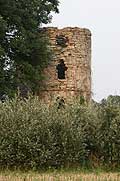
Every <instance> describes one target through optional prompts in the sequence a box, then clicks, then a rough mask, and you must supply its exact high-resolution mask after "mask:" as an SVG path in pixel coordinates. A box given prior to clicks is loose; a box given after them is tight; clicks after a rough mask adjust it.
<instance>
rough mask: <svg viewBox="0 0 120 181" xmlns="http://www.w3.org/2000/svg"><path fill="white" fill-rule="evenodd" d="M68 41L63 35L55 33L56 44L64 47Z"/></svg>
mask: <svg viewBox="0 0 120 181" xmlns="http://www.w3.org/2000/svg"><path fill="white" fill-rule="evenodd" d="M67 42H68V38H67V37H65V36H64V35H57V36H56V44H57V45H59V46H62V47H66V46H67Z"/></svg>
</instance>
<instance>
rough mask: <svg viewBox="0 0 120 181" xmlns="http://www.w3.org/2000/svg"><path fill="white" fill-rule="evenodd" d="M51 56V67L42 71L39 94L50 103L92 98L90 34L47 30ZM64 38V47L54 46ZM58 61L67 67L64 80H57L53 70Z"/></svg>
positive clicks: (87, 32)
mask: <svg viewBox="0 0 120 181" xmlns="http://www.w3.org/2000/svg"><path fill="white" fill-rule="evenodd" d="M47 32H48V35H49V37H50V41H51V47H52V49H53V52H54V58H53V61H52V62H51V65H50V66H49V67H48V68H46V69H45V70H44V73H45V76H46V80H45V85H46V88H45V89H44V90H43V91H41V92H40V95H41V97H42V99H44V100H45V101H47V102H49V101H52V100H56V99H57V98H58V97H61V98H63V99H64V100H67V99H74V98H76V97H77V96H81V95H82V96H84V97H85V99H87V100H90V98H91V32H90V31H89V30H88V29H84V28H78V27H75V28H71V27H67V28H63V29H58V28H53V27H52V28H47ZM59 36H63V37H64V38H65V40H66V44H65V46H61V45H59V44H57V41H56V38H57V37H59ZM60 59H63V60H64V63H65V65H66V67H67V71H66V75H65V79H58V75H57V70H56V66H57V65H58V62H59V60H60Z"/></svg>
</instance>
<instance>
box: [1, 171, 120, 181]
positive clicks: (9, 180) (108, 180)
mask: <svg viewBox="0 0 120 181" xmlns="http://www.w3.org/2000/svg"><path fill="white" fill-rule="evenodd" d="M0 181H120V173H104V172H92V173H84V172H78V171H77V172H74V171H73V172H72V171H71V172H55V171H54V172H48V173H38V172H28V173H20V172H4V173H1V174H0Z"/></svg>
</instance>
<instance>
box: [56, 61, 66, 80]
mask: <svg viewBox="0 0 120 181" xmlns="http://www.w3.org/2000/svg"><path fill="white" fill-rule="evenodd" d="M56 69H57V73H58V79H65V71H66V70H67V69H68V68H67V67H66V65H65V63H64V60H63V59H60V61H59V64H58V65H57V66H56Z"/></svg>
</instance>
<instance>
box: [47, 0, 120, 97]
mask: <svg viewBox="0 0 120 181" xmlns="http://www.w3.org/2000/svg"><path fill="white" fill-rule="evenodd" d="M59 9H60V13H59V14H55V15H53V21H52V23H51V24H50V25H49V26H57V27H59V28H61V27H66V26H73V27H74V26H78V27H85V28H89V29H90V30H91V32H92V92H93V98H94V99H96V100H101V99H102V98H104V97H107V96H108V95H110V94H120V0H60V7H59Z"/></svg>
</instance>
